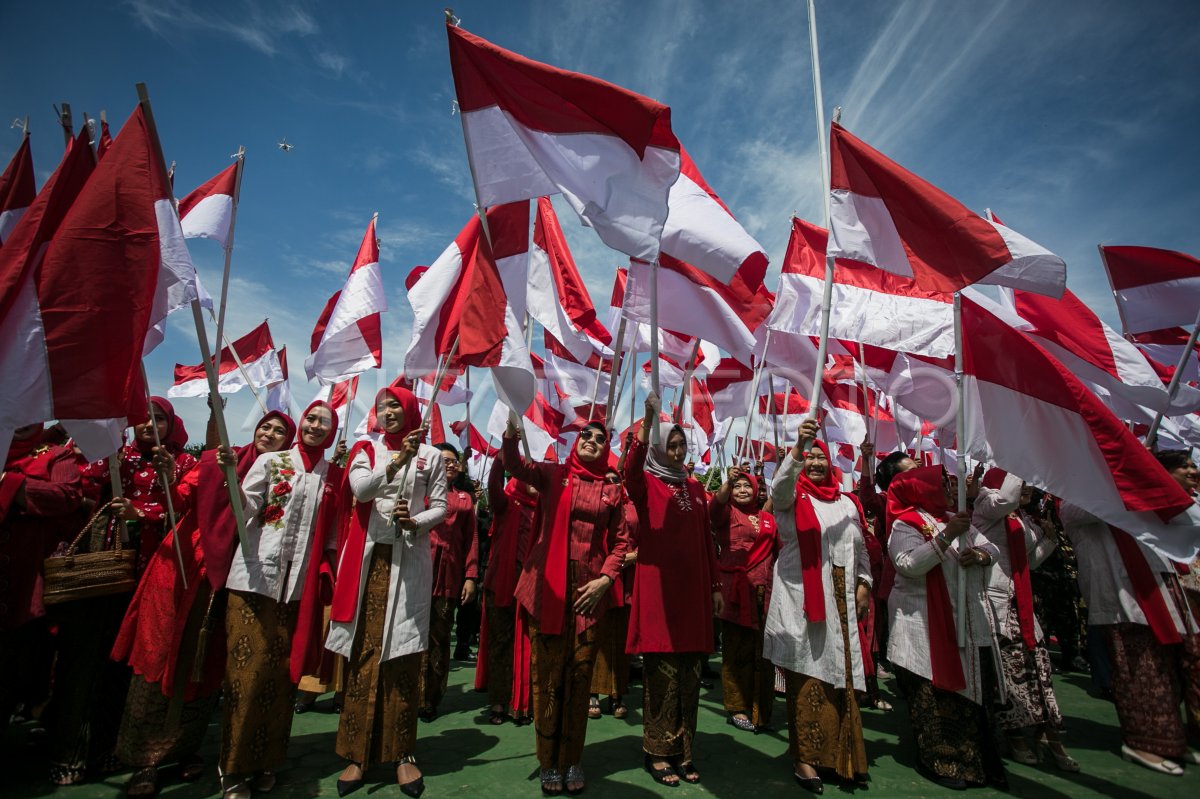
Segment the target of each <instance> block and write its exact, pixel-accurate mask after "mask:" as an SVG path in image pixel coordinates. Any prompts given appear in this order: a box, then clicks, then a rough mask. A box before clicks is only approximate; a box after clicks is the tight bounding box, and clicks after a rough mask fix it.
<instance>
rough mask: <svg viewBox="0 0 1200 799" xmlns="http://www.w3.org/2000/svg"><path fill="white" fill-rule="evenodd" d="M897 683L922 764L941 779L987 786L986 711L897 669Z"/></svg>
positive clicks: (988, 742)
mask: <svg viewBox="0 0 1200 799" xmlns="http://www.w3.org/2000/svg"><path fill="white" fill-rule="evenodd" d="M896 681H897V683H899V687H900V693H901V694H903V695H904V698H905V699H906V700H907V702H908V715H909V720H910V723H911V725H912V730H913V733H915V735H916V739H917V756H918V757H919V758H920V761H921V765H922V766H924V767H925V768H926V769H927V770H928V771H930V772H932V773H933V774H935V775H936V776H938V777H949V778H951V779H960V780H966V781H967V782H970V783H976V784H982V783H984V782H985V781H986V779H987V775H986V771H985V769H984V753H983V746H988V745H991V742H990V741H984V740H982V739H981V736H980V730H981V729H982V728H984V727H985V725H986V724H987V722H986V720H985V714H984V709H983V708H982V707H980V706H979V705H977V704H975V703H974V702H972V701H971V700H970V699H967V698H966V697H965V696H962V695H961V694H957V693H954V692H952V691H943V690H942V689H940V688H935V687H934V686H933V683H932V682H930V681H929V680H927V679H925V678H924V677H919V676H917V675H916V674H913V673H912V672H910V671H908V670H906V669H902V668H896Z"/></svg>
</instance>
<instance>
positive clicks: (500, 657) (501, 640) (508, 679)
mask: <svg viewBox="0 0 1200 799" xmlns="http://www.w3.org/2000/svg"><path fill="white" fill-rule="evenodd" d="M484 604H485V606H486V607H485V610H486V612H487V628H486V630H487V632H486V634H487V645H486V646H485V647H484V649H485V650H486V652H487V691H488V702H489V703H490V704H493V705H502V706H504V707H505V708H507V707H508V703H509V702H511V701H512V686H513V635H514V633H515V631H516V623H517V606H516V603H515V602H514V603H513V604H511V605H509V606H508V607H503V608H501V607H497V606H496V601H495V594H493V593H492V592H491V591H485V592H484Z"/></svg>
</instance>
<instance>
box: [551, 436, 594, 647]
mask: <svg viewBox="0 0 1200 799" xmlns="http://www.w3.org/2000/svg"><path fill="white" fill-rule="evenodd" d="M589 428H590V429H592V430H596V429H600V428H598V427H597V426H596V425H588V427H585V428H584V430H587V429H589ZM577 446H578V445H577ZM577 446H576V447H572V448H571V456H570V457H569V458H567V463H566V466H565V467H564V468H563V470H562V471H565V472H566V475H567V480H566V485H564V486H560V485H557V484H556V483H557V480H554V481H553V482H551V481H547V482H548V483H549V485H547V486H546V491H545V492H543V494H542V496H541V502H542V504H541V513H542V514H545V515H544V517H543V521H544V520H547V519H548V520H549V521H550V530H549V535H550V545H549V547H548V548H547V550H546V568H545V570H544V571H543V572H542V602H541V614H540V618H539V619H538V621H539V624H540V627H541V630H542V632H544V633H546V634H547V635H558V634H560V633H561V632H562V623H563V613H564V610H563V605H564V603H565V602H566V601H567V597H566V593H567V554H568V550H569V549H570V540H571V509H572V506H573V501H572V500H573V497H574V490H575V481H576V480H603V479H604V476H605V474H607V473H608V440H607V438H606V439H605V441H604V448H603V449H602V450H601V451H600V455H599V457H597V458H596V459H595V460H593V461H587V462H585V461H583V460H582V459H580V457H579V454H578V451H577ZM556 471H558V470H556ZM560 473H561V471H560ZM543 526H544V525H543Z"/></svg>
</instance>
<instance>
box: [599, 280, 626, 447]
mask: <svg viewBox="0 0 1200 799" xmlns="http://www.w3.org/2000/svg"><path fill="white" fill-rule="evenodd" d="M621 307H622V311H623V310H624V307H625V297H624V296H622V297H621ZM625 321H626V320H625V314H624V312H622V314H621V321H620V323H618V324H617V339H616V342H615V343H616V347H615V348H614V349H613V366H612V374H611V375H609V379H608V404H607V405H605V406H604V408H605V411H604V422H605V427H607V428H608V432H610V433H611V432H612V431H613V428H614V427H615V426H616V425H615V424H614V423H613V416H614V414H616V412H617V409H616V406H615V405H614V404H613V403H614V402H616V397H617V382H618V378H620V380H621V381H622V382H621V388H622V389H623V388H624V387H625V383H624V382H623V381H624V378H623V377H622V375H623V374H624V372H623V371H622V369H623V368H624V367H625V357H624V349H623V348H624V346H625Z"/></svg>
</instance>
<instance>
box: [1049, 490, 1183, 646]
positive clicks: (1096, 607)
mask: <svg viewBox="0 0 1200 799" xmlns="http://www.w3.org/2000/svg"><path fill="white" fill-rule="evenodd" d="M1059 518H1061V519H1062V523H1063V529H1064V530H1065V531H1066V533H1067V538H1069V539H1071V546H1072V548H1073V549H1074V550H1075V560H1076V561H1077V562H1078V564H1079V587H1080V589H1081V590H1082V592H1083V599H1084V601H1085V602H1087V608H1088V614H1087V615H1088V625H1089V626H1091V625H1097V624H1121V623H1129V624H1147V623H1148V622H1147V621H1146V614H1145V613H1143V612H1142V609H1141V606H1139V605H1138V603H1137V598H1136V597H1135V596H1134V594H1133V583H1132V582H1130V580H1129V574H1128V573H1127V572H1126V571H1125V563H1124V561H1122V560H1121V553H1120V552H1118V551H1117V545H1116V542H1114V541H1113V538H1112V533H1110V531H1109V527H1108V525H1107V524H1105V523H1104V522H1103V521H1102V520H1101V519H1098V518H1096V517H1095V516H1093V515H1092V514H1091V513H1089V512H1087V511H1085V510H1084V509H1083V508H1081V507H1079V506H1078V505H1073V504H1071V503H1070V502H1064V503H1063V504H1062V506H1061V508H1060V509H1059ZM1117 535H1121V533H1117ZM1138 549H1140V550H1141V552H1142V557H1144V558H1145V559H1146V563H1147V564H1149V566H1150V571H1151V572H1152V573H1153V574H1154V583H1155V587H1156V588H1157V590H1158V593H1159V595H1160V596H1161V597H1162V599H1163V601H1164V602H1165V603H1166V605H1167V608H1168V610H1169V611H1170V613H1171V619H1172V620H1173V621H1174V622H1175V629H1176V630H1177V631H1179V633H1180V634H1184V633H1187V632H1189V626H1190V627H1191V630H1192V631H1194V630H1195V624H1194V623H1191V618H1190V615H1189V616H1188V617H1186V618H1181V617H1180V615H1179V611H1178V608H1176V607H1175V600H1174V599H1173V598H1172V597H1171V595H1170V593H1169V592H1168V591H1167V588H1166V581H1168V580H1177V579H1178V577H1177V576H1176V573H1175V569H1174V567H1173V566H1171V564H1170V563H1168V562H1167V561H1166V560H1165V559H1164V558H1163V557H1162V556H1161V555H1159V554H1158V553H1156V552H1154V551H1153V550H1151V549H1150V548H1149V547H1147V546H1145V545H1143V544H1141V543H1139V544H1138Z"/></svg>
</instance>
